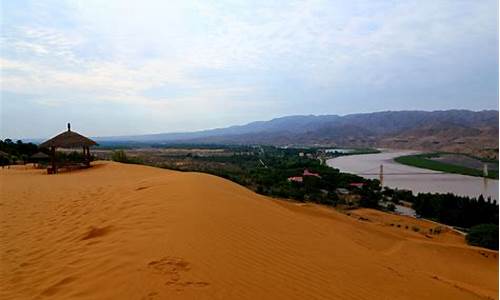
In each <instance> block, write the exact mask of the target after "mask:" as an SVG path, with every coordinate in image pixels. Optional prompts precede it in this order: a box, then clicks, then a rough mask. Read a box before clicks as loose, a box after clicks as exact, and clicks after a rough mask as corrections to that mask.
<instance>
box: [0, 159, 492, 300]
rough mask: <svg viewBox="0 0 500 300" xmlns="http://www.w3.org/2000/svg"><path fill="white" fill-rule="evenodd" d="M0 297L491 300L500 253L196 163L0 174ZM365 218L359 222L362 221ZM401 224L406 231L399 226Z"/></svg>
mask: <svg viewBox="0 0 500 300" xmlns="http://www.w3.org/2000/svg"><path fill="white" fill-rule="evenodd" d="M0 182H1V184H2V185H1V190H0V199H1V200H0V211H1V220H0V222H1V225H0V253H1V254H2V258H1V268H0V298H1V299H487V298H488V297H489V298H493V299H496V298H497V294H498V286H497V283H498V252H495V251H488V250H483V249H479V248H474V247H469V246H467V245H465V244H464V242H463V238H462V237H460V236H458V235H457V234H454V233H451V232H444V233H442V234H441V235H440V236H431V237H426V236H425V235H424V234H423V233H421V232H418V233H417V232H414V231H412V230H408V229H404V226H405V224H406V225H409V226H410V228H411V226H418V227H419V228H421V231H424V230H425V228H428V227H431V226H435V225H434V224H430V223H426V222H423V221H418V220H413V219H408V218H403V217H398V216H393V215H387V214H384V213H381V212H377V211H373V210H360V211H357V212H354V214H353V215H351V216H346V215H344V214H341V213H338V212H336V211H333V210H331V209H329V208H325V207H321V206H316V205H299V204H296V203H291V202H286V201H279V200H272V199H269V198H267V197H263V196H259V195H256V194H254V193H253V192H251V191H249V190H247V189H245V188H243V187H241V186H238V185H236V184H234V183H232V182H229V181H226V180H223V179H221V178H218V177H214V176H210V175H206V174H199V173H179V172H173V171H167V170H162V169H155V168H150V167H145V166H136V165H122V164H117V163H110V162H99V163H97V165H96V166H95V167H94V168H92V169H88V170H84V171H78V172H72V173H61V174H58V175H54V176H49V175H44V174H42V172H41V171H37V170H25V169H11V170H7V169H5V170H0ZM359 217H362V220H363V221H362V220H360V219H359ZM390 223H392V224H400V225H401V227H399V228H398V227H397V226H390V225H389V224H390Z"/></svg>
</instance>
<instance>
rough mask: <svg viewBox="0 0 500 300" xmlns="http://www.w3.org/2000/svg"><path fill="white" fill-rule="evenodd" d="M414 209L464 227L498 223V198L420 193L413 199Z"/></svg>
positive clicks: (437, 219) (442, 221) (430, 216)
mask: <svg viewBox="0 0 500 300" xmlns="http://www.w3.org/2000/svg"><path fill="white" fill-rule="evenodd" d="M412 202H413V209H415V212H416V213H417V214H418V215H419V216H421V217H424V218H428V219H432V220H435V221H438V222H440V223H444V224H447V225H451V226H458V227H462V228H471V227H473V226H476V225H479V224H483V223H493V224H498V204H497V202H496V200H493V201H492V200H491V199H489V198H488V200H485V199H484V198H483V196H479V198H478V199H476V198H469V197H462V196H457V195H454V194H431V193H419V194H418V195H417V196H415V197H414V199H413V201H412Z"/></svg>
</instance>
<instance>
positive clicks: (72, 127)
mask: <svg viewBox="0 0 500 300" xmlns="http://www.w3.org/2000/svg"><path fill="white" fill-rule="evenodd" d="M410 111H419V112H437V111H471V112H485V111H495V112H497V113H498V112H499V110H498V109H481V110H469V109H446V110H379V111H373V112H365V113H350V114H328V113H325V114H295V115H283V116H276V117H273V118H270V119H258V120H252V121H249V122H245V123H235V124H229V125H227V126H221V127H211V128H199V129H194V130H188V131H159V132H145V133H135V132H130V133H127V134H120V135H99V134H97V135H92V136H91V137H93V138H108V137H127V136H141V135H155V134H178V133H194V132H200V131H210V130H214V129H224V128H229V127H235V126H245V125H249V124H251V123H256V122H267V121H272V120H275V119H281V118H292V117H304V116H314V117H321V116H332V115H336V116H340V117H344V116H349V115H358V114H376V113H385V112H410ZM67 123H70V124H71V129H72V130H73V131H78V132H80V130H79V129H78V128H75V126H74V125H75V123H71V121H68V122H67ZM67 123H65V124H64V127H61V128H62V129H60V130H59V131H58V132H54V133H52V134H51V135H48V136H39V137H9V136H5V137H4V136H1V137H0V138H1V139H5V138H10V139H12V140H19V139H20V140H23V141H36V140H42V139H47V138H50V137H53V136H54V135H56V134H59V133H61V132H63V131H65V130H67ZM77 125H78V124H77Z"/></svg>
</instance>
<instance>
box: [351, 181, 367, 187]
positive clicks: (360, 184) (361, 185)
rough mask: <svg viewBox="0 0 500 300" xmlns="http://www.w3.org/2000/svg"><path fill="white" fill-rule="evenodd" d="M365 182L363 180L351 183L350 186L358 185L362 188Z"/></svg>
mask: <svg viewBox="0 0 500 300" xmlns="http://www.w3.org/2000/svg"><path fill="white" fill-rule="evenodd" d="M364 185H365V184H364V183H362V182H353V183H349V186H352V187H357V188H362V187H363V186H364Z"/></svg>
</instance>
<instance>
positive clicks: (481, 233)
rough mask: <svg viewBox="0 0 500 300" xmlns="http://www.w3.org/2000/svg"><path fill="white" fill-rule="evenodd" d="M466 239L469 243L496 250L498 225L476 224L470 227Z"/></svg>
mask: <svg viewBox="0 0 500 300" xmlns="http://www.w3.org/2000/svg"><path fill="white" fill-rule="evenodd" d="M466 240H467V243H469V244H470V245H474V246H479V247H484V248H488V249H493V250H498V225H496V224H480V225H476V226H474V227H472V228H471V229H470V231H469V233H468V234H467V237H466Z"/></svg>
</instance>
